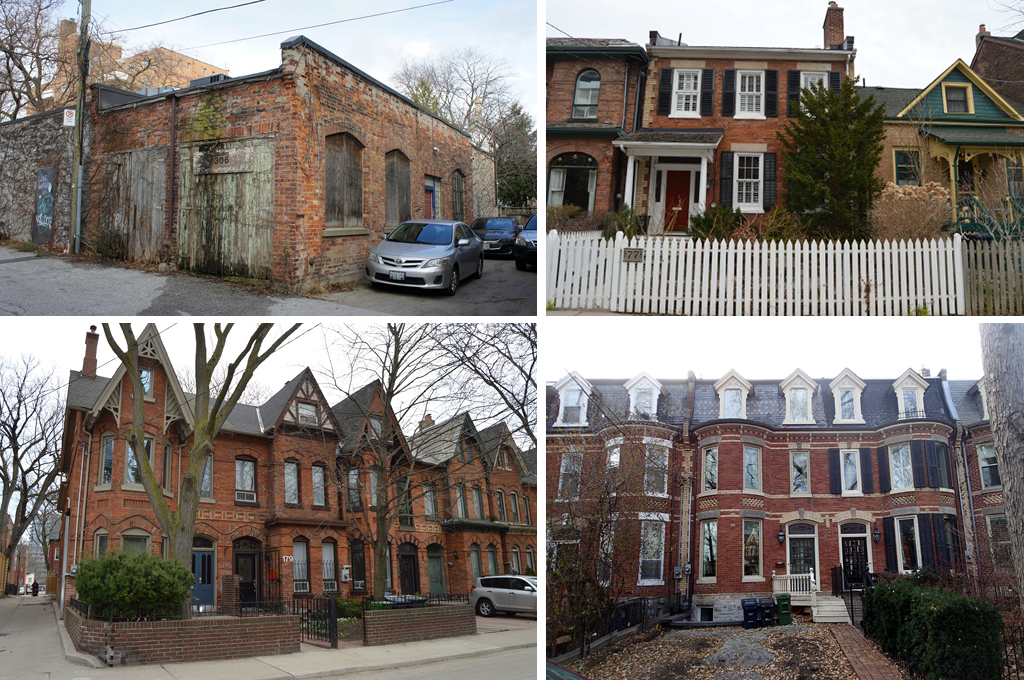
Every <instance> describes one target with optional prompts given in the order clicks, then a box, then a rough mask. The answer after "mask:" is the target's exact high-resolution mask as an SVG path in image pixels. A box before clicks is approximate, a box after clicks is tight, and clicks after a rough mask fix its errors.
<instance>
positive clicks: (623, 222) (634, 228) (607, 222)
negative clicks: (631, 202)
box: [601, 205, 640, 238]
mask: <svg viewBox="0 0 1024 680" xmlns="http://www.w3.org/2000/svg"><path fill="white" fill-rule="evenodd" d="M620 231H621V232H622V233H623V235H624V236H625V237H626V238H633V237H634V236H636V235H637V234H639V233H640V220H639V219H638V218H637V216H636V213H635V212H633V209H632V208H630V207H629V206H628V205H624V206H622V208H621V209H620V210H619V212H617V213H608V214H607V215H605V219H604V224H603V225H602V227H601V235H602V236H604V237H605V238H615V235H616V234H617V233H618V232H620Z"/></svg>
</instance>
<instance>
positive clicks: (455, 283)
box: [444, 267, 459, 295]
mask: <svg viewBox="0 0 1024 680" xmlns="http://www.w3.org/2000/svg"><path fill="white" fill-rule="evenodd" d="M458 287H459V268H458V267H452V274H451V276H449V277H448V287H447V288H445V289H444V294H445V295H455V290H456V289H457V288H458Z"/></svg>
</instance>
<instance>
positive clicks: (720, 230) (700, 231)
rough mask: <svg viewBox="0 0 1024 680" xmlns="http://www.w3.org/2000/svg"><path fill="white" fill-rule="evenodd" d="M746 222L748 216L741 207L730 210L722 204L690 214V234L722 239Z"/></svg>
mask: <svg viewBox="0 0 1024 680" xmlns="http://www.w3.org/2000/svg"><path fill="white" fill-rule="evenodd" d="M746 224H747V218H746V217H744V216H743V212H742V211H741V210H740V209H739V208H736V209H735V210H730V209H729V208H726V207H725V206H721V205H720V206H718V207H717V208H710V209H708V210H705V211H704V212H703V213H700V214H698V215H691V216H690V236H692V237H693V238H704V239H707V240H709V241H710V240H713V239H718V240H720V241H721V240H725V239H727V238H729V237H730V236H732V235H733V232H734V231H736V230H737V229H739V228H740V227H743V226H746Z"/></svg>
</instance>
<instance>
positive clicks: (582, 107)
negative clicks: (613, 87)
mask: <svg viewBox="0 0 1024 680" xmlns="http://www.w3.org/2000/svg"><path fill="white" fill-rule="evenodd" d="M600 95H601V74H600V73H598V72H597V71H595V70H594V69H587V70H586V71H583V72H582V73H580V74H579V76H577V78H576V92H575V94H574V96H573V99H572V117H573V118H584V119H587V120H597V100H598V98H599V97H600Z"/></svg>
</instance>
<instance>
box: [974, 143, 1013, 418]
mask: <svg viewBox="0 0 1024 680" xmlns="http://www.w3.org/2000/svg"><path fill="white" fill-rule="evenodd" d="M1006 162H1007V167H1009V163H1010V161H1009V160H1007V161H1006ZM1017 164H1018V170H1019V169H1020V165H1021V164H1020V161H1017ZM1018 174H1019V175H1024V173H1022V172H1019V173H1018ZM1021 194H1024V190H1021V191H1018V192H1017V193H1014V194H1011V195H1014V196H1018V195H1021ZM974 390H977V392H978V394H979V395H981V417H982V419H983V420H989V417H988V396H987V395H986V394H985V379H984V378H982V379H981V380H979V381H978V384H977V385H975V386H974Z"/></svg>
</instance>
